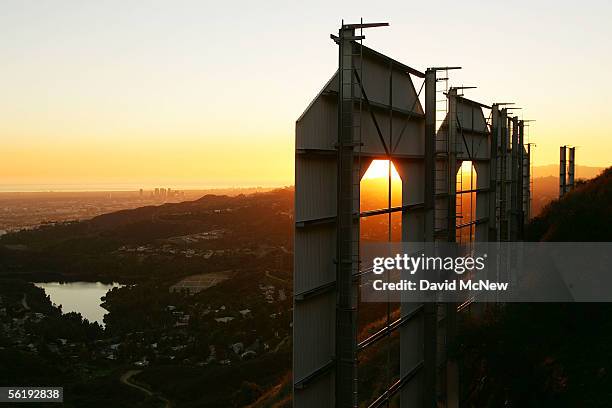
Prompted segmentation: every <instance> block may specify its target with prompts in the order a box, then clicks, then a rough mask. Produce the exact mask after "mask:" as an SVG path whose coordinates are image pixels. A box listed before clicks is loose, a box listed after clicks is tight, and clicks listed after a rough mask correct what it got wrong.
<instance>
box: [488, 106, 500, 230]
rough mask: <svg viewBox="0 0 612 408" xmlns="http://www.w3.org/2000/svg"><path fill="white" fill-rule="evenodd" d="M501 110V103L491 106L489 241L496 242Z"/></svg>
mask: <svg viewBox="0 0 612 408" xmlns="http://www.w3.org/2000/svg"><path fill="white" fill-rule="evenodd" d="M499 115H500V112H499V105H495V104H494V105H493V106H492V107H491V146H490V152H489V155H490V158H491V161H490V167H489V190H490V191H489V208H488V215H489V236H488V241H489V242H494V241H497V223H498V220H497V208H496V207H497V194H498V188H497V173H498V169H497V166H498V163H497V156H498V148H497V144H498V140H499V132H500V130H501V127H500V125H499V122H500V117H499Z"/></svg>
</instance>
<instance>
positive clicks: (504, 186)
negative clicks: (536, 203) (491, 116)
mask: <svg viewBox="0 0 612 408" xmlns="http://www.w3.org/2000/svg"><path fill="white" fill-rule="evenodd" d="M500 125H501V132H500V133H501V146H500V149H501V151H500V155H499V157H500V161H501V163H500V164H501V165H500V170H499V172H500V186H499V187H500V189H499V191H500V200H499V220H500V221H499V240H500V241H508V171H507V168H508V109H506V108H503V109H502V110H501V117H500Z"/></svg>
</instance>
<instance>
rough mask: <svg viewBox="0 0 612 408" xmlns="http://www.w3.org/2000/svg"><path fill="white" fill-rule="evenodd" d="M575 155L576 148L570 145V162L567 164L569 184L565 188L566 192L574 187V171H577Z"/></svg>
mask: <svg viewBox="0 0 612 408" xmlns="http://www.w3.org/2000/svg"><path fill="white" fill-rule="evenodd" d="M575 155H576V148H575V147H570V148H569V164H568V166H567V186H566V190H565V191H566V192H567V191H571V190H573V189H574V173H575V168H574V166H575V164H574V158H575Z"/></svg>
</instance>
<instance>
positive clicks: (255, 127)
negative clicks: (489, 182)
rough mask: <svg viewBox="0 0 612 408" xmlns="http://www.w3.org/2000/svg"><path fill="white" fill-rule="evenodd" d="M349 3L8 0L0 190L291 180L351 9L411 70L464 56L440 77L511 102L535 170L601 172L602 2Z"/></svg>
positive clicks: (606, 63)
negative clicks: (565, 167) (309, 112)
mask: <svg viewBox="0 0 612 408" xmlns="http://www.w3.org/2000/svg"><path fill="white" fill-rule="evenodd" d="M354 6H355V7H353V8H351V10H350V12H349V13H347V11H346V9H345V8H343V7H341V5H339V4H338V5H334V4H328V3H324V2H312V3H309V5H308V6H307V7H306V6H304V8H300V10H299V13H298V10H297V9H296V7H295V6H294V5H291V4H286V3H283V2H269V3H266V5H265V6H261V5H253V4H249V3H241V4H235V3H233V4H215V6H214V7H212V6H210V5H206V4H204V3H200V2H190V1H184V2H179V3H173V4H172V5H171V4H169V3H163V2H152V3H150V4H149V5H148V6H147V7H146V8H145V7H143V6H142V4H139V3H137V2H127V3H124V2H110V3H104V4H101V3H100V4H98V3H81V2H72V1H64V2H60V3H34V2H31V3H30V2H17V1H9V2H8V3H7V4H6V6H5V7H4V13H3V16H1V17H0V22H1V23H2V26H3V28H4V31H5V32H6V33H7V35H5V36H3V37H2V38H0V57H2V59H3V61H4V64H3V65H4V68H5V75H4V76H3V77H2V78H0V86H2V88H3V90H4V91H3V93H2V95H1V96H0V138H1V139H2V141H3V148H2V155H1V158H2V160H0V185H2V186H3V188H2V189H3V190H4V191H7V186H15V188H18V187H19V188H21V189H24V188H27V186H32V189H35V188H34V187H40V186H46V188H49V187H53V186H55V187H58V186H62V185H78V186H85V187H86V186H100V185H103V186H107V188H110V187H117V186H128V185H129V186H134V187H136V186H147V185H154V184H157V183H163V184H166V185H175V186H177V188H185V187H184V186H193V187H196V186H201V187H205V188H211V187H230V186H236V187H244V186H257V185H260V186H265V187H267V186H271V187H272V186H284V185H291V184H293V174H294V173H293V172H294V169H293V166H294V165H293V160H294V157H293V144H294V126H295V120H296V119H297V118H298V116H299V115H300V114H301V113H302V111H303V110H304V109H305V107H306V106H307V105H308V103H309V102H310V101H311V100H312V98H314V96H315V95H316V93H317V92H318V91H319V89H318V87H319V86H320V84H321V83H322V82H325V81H326V80H327V79H329V77H331V75H332V74H333V72H334V71H335V69H336V65H337V48H336V46H335V44H334V43H333V42H332V41H331V40H330V39H329V34H330V33H334V32H336V31H337V28H338V26H339V24H340V21H341V19H342V18H345V20H346V21H358V20H359V18H360V17H363V18H364V20H366V21H370V22H378V21H386V22H389V23H390V27H387V28H379V29H373V30H369V31H367V33H366V40H365V44H367V45H369V46H371V47H373V48H376V49H379V50H382V51H384V52H385V53H386V54H387V55H390V56H393V57H394V58H396V59H398V60H400V61H401V62H404V63H406V64H408V65H410V66H413V67H415V68H417V69H421V70H424V69H425V68H427V67H428V66H440V65H459V66H462V67H463V70H461V71H458V72H454V73H453V76H452V77H451V78H452V79H453V80H452V82H451V83H452V84H454V85H474V86H477V87H478V88H477V89H474V90H470V91H467V93H466V95H467V96H468V97H470V98H473V99H476V100H479V101H482V102H485V103H491V102H506V101H513V102H516V103H517V104H518V106H520V107H522V108H523V110H521V111H517V112H519V113H518V115H519V117H522V118H524V119H535V120H536V122H534V123H531V126H530V128H529V134H530V136H531V140H530V141H531V142H535V143H536V144H537V147H536V148H535V151H534V162H535V163H534V164H535V165H547V164H554V163H558V147H559V145H563V144H570V145H576V146H578V150H577V153H576V158H577V164H578V165H586V166H601V167H604V166H607V165H608V164H609V158H608V155H607V152H609V151H610V148H612V142H610V141H609V140H608V138H607V136H609V135H610V134H611V133H612V125H611V124H609V123H608V122H607V121H606V114H605V113H604V111H603V107H604V106H605V104H606V98H607V95H608V94H609V93H610V91H612V85H610V84H609V83H606V82H605V81H603V80H602V73H603V72H605V70H607V69H609V67H610V65H611V58H612V57H611V56H610V55H612V53H610V52H609V51H611V49H610V48H611V46H610V44H608V43H606V39H607V38H610V36H612V28H611V27H610V26H609V25H608V24H607V16H609V15H610V11H612V6H611V5H610V4H607V3H605V2H599V1H589V2H587V3H585V4H584V5H583V6H582V7H581V8H579V9H576V8H575V7H571V6H570V5H565V4H555V5H554V13H552V12H551V10H552V9H551V5H550V4H548V3H547V2H543V1H536V2H524V1H519V2H518V3H514V4H513V7H512V8H509V7H507V6H504V5H502V4H491V3H485V2H481V1H472V2H466V3H461V4H458V3H453V2H447V3H444V7H436V12H435V13H434V14H431V10H430V8H431V6H427V5H426V4H414V5H406V4H404V3H400V2H394V3H391V4H389V5H388V7H386V8H385V10H381V9H380V7H377V6H376V5H372V4H371V3H367V2H360V1H357V2H354ZM485 6H486V7H485ZM456 15H461V16H466V15H469V16H470V18H469V19H466V18H462V19H458V18H456V17H455V16H456ZM296 16H297V17H296ZM579 26H580V27H588V29H578V27H579ZM281 33H282V35H281ZM415 85H416V86H417V89H418V87H419V86H420V82H418V81H417V80H416V79H415ZM493 97H496V98H504V100H491V98H493ZM138 188H140V187H138Z"/></svg>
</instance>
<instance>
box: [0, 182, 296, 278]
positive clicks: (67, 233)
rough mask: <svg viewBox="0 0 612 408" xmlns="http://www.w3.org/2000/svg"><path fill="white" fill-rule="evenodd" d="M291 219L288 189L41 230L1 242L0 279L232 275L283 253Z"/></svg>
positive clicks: (155, 208)
mask: <svg viewBox="0 0 612 408" xmlns="http://www.w3.org/2000/svg"><path fill="white" fill-rule="evenodd" d="M292 213H293V190H292V189H279V190H274V191H272V192H265V193H257V194H251V195H238V196H234V197H229V196H217V195H206V196H204V197H202V198H200V199H198V200H195V201H186V202H182V203H175V204H164V205H160V206H147V207H141V208H136V209H132V210H123V211H117V212H114V213H109V214H104V215H100V216H98V217H95V218H92V219H91V220H86V221H80V222H67V223H63V224H58V225H54V226H42V227H40V228H37V229H34V230H24V231H21V232H18V233H11V234H7V235H4V236H2V237H0V277H2V276H5V277H6V276H8V277H21V278H24V279H36V280H38V281H45V280H64V281H71V280H87V281H92V280H94V281H103V282H109V281H117V282H124V283H128V282H137V281H141V280H143V279H145V280H149V279H151V278H155V277H163V276H167V275H168V274H170V273H171V274H172V277H173V278H174V277H177V278H178V277H180V276H186V275H189V274H191V273H196V272H198V271H201V270H202V269H204V270H207V271H214V270H224V269H231V268H232V267H233V266H236V265H241V264H243V263H245V261H246V260H247V259H248V258H249V257H252V256H254V255H253V254H261V253H263V252H268V251H270V249H271V248H280V247H283V248H284V250H286V251H289V252H290V251H291V246H292V239H291V234H292V228H291V220H292ZM210 251H213V252H212V253H211V252H210ZM215 251H216V252H215ZM262 251H263V252H262Z"/></svg>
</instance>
